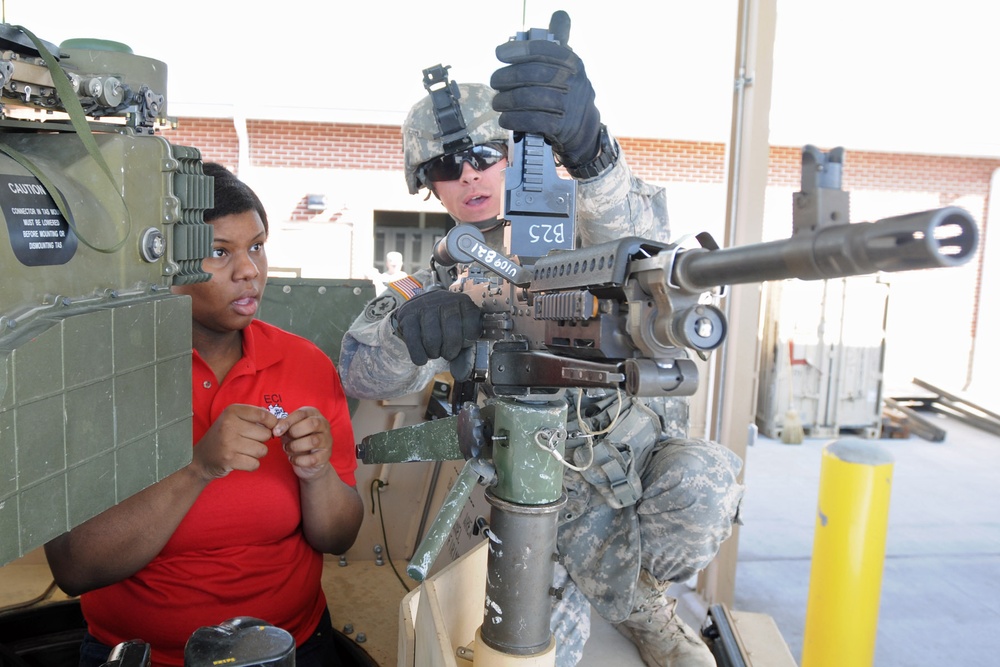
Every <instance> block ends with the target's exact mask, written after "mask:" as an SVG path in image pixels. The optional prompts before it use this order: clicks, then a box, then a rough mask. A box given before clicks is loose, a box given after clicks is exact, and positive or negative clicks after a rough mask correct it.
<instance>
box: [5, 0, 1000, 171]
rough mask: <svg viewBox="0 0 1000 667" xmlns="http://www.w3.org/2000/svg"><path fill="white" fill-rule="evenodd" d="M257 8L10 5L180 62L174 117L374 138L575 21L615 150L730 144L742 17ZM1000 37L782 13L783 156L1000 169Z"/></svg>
mask: <svg viewBox="0 0 1000 667" xmlns="http://www.w3.org/2000/svg"><path fill="white" fill-rule="evenodd" d="M249 6H250V3H247V4H242V3H239V4H238V3H230V2H219V1H213V0H172V1H171V2H169V3H160V4H156V3H153V4H145V5H142V4H140V5H135V4H131V5H120V6H119V7H118V8H117V9H116V8H115V7H114V5H107V4H103V5H102V6H101V8H100V11H95V9H94V6H93V5H92V4H90V3H84V2H79V1H74V2H70V0H47V1H42V0H3V10H4V19H5V20H6V21H7V22H8V23H12V24H19V25H24V26H25V27H27V28H28V29H30V30H31V31H32V32H34V33H35V34H36V35H37V36H38V37H40V38H42V39H45V40H47V41H50V42H53V43H56V44H58V43H59V42H61V41H63V40H64V39H69V38H73V37H95V38H101V39H109V40H114V41H119V42H124V43H125V44H128V45H129V46H130V47H131V48H132V49H133V51H134V52H135V53H136V54H138V55H142V56H147V57H150V58H155V59H157V60H162V61H163V62H165V63H166V64H167V66H168V70H169V90H168V91H167V99H168V108H169V112H170V113H171V114H172V115H203V114H208V113H217V114H222V115H231V114H233V113H234V110H235V113H238V114H242V115H245V116H247V117H282V118H302V119H308V120H329V121H343V122H369V123H379V122H382V123H400V122H401V121H402V119H403V115H404V114H405V112H406V110H407V109H408V108H409V106H410V105H411V104H412V103H413V102H415V101H416V100H417V99H419V98H420V97H421V96H422V95H423V93H424V91H423V87H422V83H421V70H422V69H423V68H425V67H428V66H430V65H435V64H438V63H442V64H445V65H451V66H452V69H451V76H452V78H453V79H455V80H458V81H484V82H487V81H488V79H489V76H490V74H491V73H492V72H493V70H494V69H496V68H497V67H498V66H499V63H498V62H497V61H496V59H495V56H494V48H495V46H496V45H497V44H499V43H500V42H502V41H504V40H506V39H507V38H509V37H511V36H512V35H513V34H514V33H515V32H517V31H519V30H524V29H526V28H532V27H546V26H547V25H548V20H549V16H550V15H551V13H552V11H553V10H554V9H565V10H566V11H567V12H568V13H569V14H570V17H571V19H572V25H573V28H572V31H571V33H570V45H571V46H572V47H573V48H574V49H575V50H576V51H577V53H579V54H580V56H581V58H583V60H584V62H585V64H586V66H587V71H588V73H589V75H590V77H591V79H592V81H593V84H594V88H595V90H596V91H597V102H598V106H599V107H600V109H601V112H602V116H603V119H604V120H605V122H607V123H608V125H609V127H611V129H612V131H613V132H615V133H617V134H619V135H622V136H640V137H651V138H672V139H694V140H710V141H726V140H727V138H728V136H729V119H730V113H731V105H732V89H733V63H734V50H735V43H736V11H737V6H738V1H737V0H725V1H723V0H702V1H701V2H691V1H690V0H688V1H686V2H679V1H678V0H660V1H659V2H650V1H649V0H614V1H612V2H607V1H603V0H564V1H563V2H553V1H551V0H492V1H491V2H470V1H469V0H424V2H413V1H412V0H407V1H406V2H402V1H400V0H382V1H379V0H367V1H360V2H355V1H350V2H348V1H345V0H331V1H328V2H316V1H315V0H284V2H280V3H272V4H270V5H266V7H268V9H266V10H263V11H254V10H252V9H249ZM244 7H246V9H244ZM932 8H934V9H932ZM522 17H525V20H524V21H522ZM473 26H475V27H473ZM998 36H1000V3H992V2H983V1H982V0H949V1H948V2H945V3H940V4H936V5H932V4H931V3H913V2H907V1H904V0H837V1H832V0H778V25H777V37H776V43H775V71H774V90H773V97H772V104H771V109H772V111H771V129H770V132H771V143H772V144H774V145H786V146H798V145H803V144H807V143H812V144H816V145H818V146H821V147H832V146H835V145H842V146H845V147H846V148H847V149H848V150H862V149H870V150H889V151H901V152H911V153H944V154H956V155H982V156H1000V123H998V122H997V115H998V114H997V101H996V100H997V97H998V95H997V94H996V93H995V92H994V88H995V86H996V79H997V76H996V70H997V66H998V65H1000V53H998V46H997V44H998V43H1000V37H998Z"/></svg>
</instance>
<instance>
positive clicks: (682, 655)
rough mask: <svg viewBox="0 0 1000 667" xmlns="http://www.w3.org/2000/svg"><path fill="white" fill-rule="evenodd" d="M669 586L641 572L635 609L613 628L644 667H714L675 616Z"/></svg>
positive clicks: (700, 644)
mask: <svg viewBox="0 0 1000 667" xmlns="http://www.w3.org/2000/svg"><path fill="white" fill-rule="evenodd" d="M669 585H670V583H669V582H659V581H657V580H656V579H654V578H653V576H652V575H651V574H649V573H648V572H647V571H646V570H642V572H641V573H640V575H639V583H638V584H637V586H636V602H635V607H634V608H633V609H632V613H631V614H630V615H629V617H628V618H627V619H625V620H624V621H623V622H621V623H618V624H617V625H615V627H616V628H618V632H620V633H622V634H623V635H625V636H626V637H627V638H628V639H629V640H630V641H631V642H632V643H633V644H635V645H636V647H637V648H638V649H639V655H640V656H642V661H643V662H645V663H646V665H647V667H716V663H715V658H714V657H713V656H712V652H711V651H710V650H709V648H708V646H707V645H706V644H705V642H704V641H702V639H701V637H699V636H698V633H697V632H695V631H694V630H692V629H691V628H690V627H688V625H687V623H685V622H684V621H683V619H681V617H680V616H679V615H678V614H677V600H676V599H674V598H672V597H669V596H668V595H667V593H666V591H667V587H668V586H669Z"/></svg>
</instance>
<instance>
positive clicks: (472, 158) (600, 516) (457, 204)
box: [340, 41, 743, 667]
mask: <svg viewBox="0 0 1000 667" xmlns="http://www.w3.org/2000/svg"><path fill="white" fill-rule="evenodd" d="M526 44H533V43H532V42H514V41H512V42H509V43H508V44H506V45H501V46H500V47H498V49H497V55H498V57H499V58H500V60H501V61H503V62H507V63H511V64H510V65H509V66H507V67H504V68H501V69H500V70H498V71H497V72H496V73H495V74H494V76H493V78H492V80H491V85H492V87H489V86H485V85H481V84H465V85H460V86H459V91H460V98H459V99H460V104H461V110H462V115H463V118H464V122H465V130H464V131H465V132H466V133H467V135H468V137H469V138H470V139H471V143H472V144H473V145H474V146H475V147H477V148H478V147H484V146H485V147H487V148H489V149H490V150H486V149H480V150H478V151H468V150H465V151H459V152H455V153H450V154H449V153H448V151H447V150H446V149H445V146H446V145H447V144H448V142H449V141H450V140H452V139H455V137H450V136H440V134H441V128H440V126H439V124H438V121H437V120H436V118H435V114H434V109H433V105H432V101H431V96H430V95H428V96H427V97H425V98H423V99H422V100H421V101H419V102H418V103H417V104H415V105H414V106H413V108H412V109H411V110H410V113H409V114H408V116H407V118H406V120H405V122H404V124H403V146H404V160H405V169H406V181H407V185H408V187H409V190H410V193H411V194H416V193H417V192H419V190H420V188H421V187H427V188H428V189H429V190H430V191H431V192H432V193H434V194H435V196H437V197H438V198H439V199H441V201H442V203H443V204H444V205H445V207H446V208H447V209H448V211H449V213H451V214H452V217H454V218H455V219H456V220H457V221H458V222H463V223H472V224H476V225H477V227H479V228H480V229H482V230H483V231H484V235H485V237H486V242H487V244H490V245H492V246H493V247H503V240H502V235H501V234H502V229H501V227H500V226H499V225H498V220H497V216H498V215H500V214H501V213H502V201H503V191H504V190H503V176H502V171H503V169H504V167H505V166H506V159H504V156H502V155H499V154H498V153H497V151H499V152H501V153H502V152H503V150H502V149H501V147H502V146H505V145H506V141H507V138H508V134H507V131H506V130H504V129H502V128H507V129H512V130H518V131H523V132H531V133H537V134H544V135H545V136H546V138H547V140H548V141H549V142H550V143H551V144H552V146H553V148H554V150H555V152H556V155H557V156H558V157H559V159H560V161H561V163H562V164H563V165H564V166H566V167H567V169H568V171H569V173H570V174H571V175H572V176H574V178H577V179H578V200H577V227H578V233H579V238H580V241H581V243H582V244H584V245H591V244H597V243H603V242H605V241H609V240H613V239H619V238H622V237H624V236H640V237H644V238H648V239H654V240H659V241H667V240H668V236H669V227H668V221H667V212H666V195H665V193H664V190H663V189H662V188H660V187H654V186H651V185H649V184H646V183H644V182H642V181H641V180H640V179H638V178H636V177H634V176H633V175H632V173H631V171H630V169H629V167H628V164H627V163H626V161H625V159H624V156H622V155H621V154H620V152H619V149H618V145H617V143H616V142H615V141H614V139H613V138H612V137H611V136H610V135H609V134H608V132H607V129H606V128H605V127H604V126H603V125H601V124H600V114H599V113H598V111H597V108H596V106H594V94H593V89H592V88H591V86H590V82H589V80H588V79H587V77H586V73H585V72H584V69H583V64H582V63H581V62H580V60H579V58H578V57H577V56H576V55H575V54H574V53H573V52H572V51H571V50H570V49H569V48H567V47H563V46H560V45H559V44H558V43H554V42H549V43H546V44H545V45H544V52H543V53H538V52H537V51H536V50H534V49H537V45H533V46H531V47H527V46H525V45H526ZM532 68H533V70H534V71H533V72H532V71H531V70H532ZM539 68H542V72H541V75H540V74H539ZM538 81H546V82H550V83H549V84H544V83H542V84H539V83H537V82H538ZM552 81H559V83H560V88H561V90H555V89H553V88H552V84H551V82H552ZM540 100H541V101H540ZM539 109H544V110H545V111H539ZM500 112H502V113H500ZM466 145H468V142H466ZM504 155H505V153H504ZM498 172H499V173H500V175H499V176H498ZM497 184H499V185H497ZM484 201H485V203H483V202H484ZM476 206H480V207H481V210H482V212H483V213H484V215H482V217H477V219H468V218H464V217H463V215H464V216H468V215H473V213H470V212H469V209H470V208H474V207H476ZM439 285H441V276H438V275H436V274H435V273H432V271H431V270H430V269H424V270H421V271H419V272H418V273H416V274H414V275H413V276H410V277H409V278H404V279H402V280H401V281H398V282H395V283H390V285H389V289H387V290H386V292H385V293H384V294H383V295H382V296H380V297H378V298H376V299H374V300H373V301H372V302H370V303H369V304H368V306H367V307H366V309H365V310H364V311H363V312H362V314H361V315H360V316H359V317H358V319H357V320H356V321H355V322H354V324H353V325H352V326H351V328H350V330H349V331H348V332H347V334H346V335H345V337H344V341H343V347H342V351H341V357H340V373H341V379H342V382H343V384H344V388H345V390H346V392H347V393H348V394H349V395H352V396H355V397H357V398H372V399H384V398H390V397H396V396H401V395H404V394H407V393H411V392H415V391H420V390H421V389H423V388H424V387H426V386H427V384H428V383H429V382H430V381H431V379H432V378H433V376H434V375H435V374H437V373H441V372H445V371H447V370H449V362H450V361H452V360H453V359H455V358H457V357H459V352H460V351H461V349H462V348H463V346H467V345H468V344H469V343H470V341H474V340H476V339H477V338H478V337H479V335H480V333H481V325H480V319H479V311H478V308H477V307H476V306H475V305H474V304H473V303H472V300H471V299H470V298H469V297H468V296H467V295H465V294H461V293H458V292H450V291H448V290H447V289H442V288H441V287H439ZM442 287H445V288H446V287H447V285H443V286H442ZM411 361H412V363H408V362H411ZM577 391H580V390H569V392H568V394H567V396H568V398H569V405H570V415H569V423H568V431H569V433H570V434H575V433H581V432H583V431H584V430H586V431H588V432H590V433H599V432H601V431H604V430H605V429H608V428H609V426H610V429H609V430H608V431H607V433H605V434H603V435H602V436H600V437H597V438H595V439H594V443H593V461H592V463H591V464H590V465H589V466H588V467H586V468H585V469H584V470H583V471H582V472H577V471H576V470H572V469H570V468H566V472H565V475H564V486H565V490H566V493H567V495H568V502H567V504H566V505H565V507H564V508H563V509H562V510H561V512H560V515H559V532H558V540H557V546H558V549H559V555H560V563H561V566H559V565H557V567H556V573H555V582H554V585H555V586H557V587H563V588H564V595H563V598H562V600H561V601H558V602H555V603H554V608H553V616H552V622H551V629H552V632H553V634H554V635H555V637H556V638H557V642H558V643H557V657H556V664H557V665H559V667H569V666H571V665H575V664H576V663H577V662H578V661H579V660H580V658H581V656H582V653H583V645H584V642H585V641H586V639H587V637H588V636H589V632H590V628H589V610H590V605H591V604H592V605H593V607H594V608H596V609H597V611H598V612H599V613H600V614H601V616H603V617H604V618H605V619H607V620H608V621H609V622H611V623H613V624H614V625H615V626H616V627H617V628H618V630H619V631H620V632H621V633H622V634H623V635H625V636H626V637H628V638H629V639H631V640H632V641H633V642H634V643H635V644H636V646H637V647H638V648H639V651H640V654H641V656H642V658H643V660H644V661H645V663H646V664H647V665H649V666H650V667H668V666H670V667H678V666H688V665H698V666H701V665H715V660H714V658H713V657H712V655H711V652H710V651H709V650H708V648H707V647H706V645H705V644H704V642H703V641H702V640H701V639H700V637H699V636H698V634H697V633H696V632H695V631H693V630H692V629H691V628H689V627H688V626H687V625H686V624H685V623H684V622H683V621H682V620H681V619H680V617H679V616H678V615H677V614H676V613H675V610H676V600H674V599H673V598H670V597H668V596H667V595H666V592H665V591H666V589H667V587H668V586H669V584H670V583H671V582H677V581H685V580H687V579H689V578H690V577H691V576H692V575H694V574H695V573H696V572H698V571H699V570H701V569H702V568H704V567H705V566H706V565H708V563H709V562H710V561H711V560H712V559H713V558H714V557H715V555H716V553H717V552H718V549H719V546H720V545H721V543H722V542H723V541H724V540H725V539H726V538H727V537H728V536H729V535H730V533H731V531H732V524H733V522H734V521H736V520H737V513H738V506H739V502H740V499H741V497H742V493H743V487H742V485H741V484H739V482H738V481H737V476H738V474H739V470H740V467H741V466H742V462H741V461H740V459H739V457H738V456H736V454H734V453H733V452H732V451H730V450H729V449H727V448H725V447H723V446H721V445H719V444H716V443H713V442H709V441H705V440H694V439H687V438H686V430H687V424H688V403H687V400H686V399H684V398H643V399H630V398H628V397H625V396H623V395H619V394H617V393H616V392H611V391H604V390H587V391H585V392H584V396H583V397H582V409H581V412H582V414H581V415H577V414H576V392H577ZM587 439H588V438H585V437H577V438H573V437H571V438H570V440H569V441H568V442H567V445H566V451H567V459H569V460H570V461H572V462H573V463H574V464H575V465H576V466H577V467H579V468H583V467H584V466H585V464H586V463H587V462H588V459H590V452H589V448H588V447H584V446H582V445H584V444H587ZM588 601H589V604H588Z"/></svg>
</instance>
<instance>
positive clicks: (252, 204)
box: [202, 162, 268, 233]
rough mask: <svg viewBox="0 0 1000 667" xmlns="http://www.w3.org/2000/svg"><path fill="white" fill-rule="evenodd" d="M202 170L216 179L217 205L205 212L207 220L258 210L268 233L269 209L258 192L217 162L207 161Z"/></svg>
mask: <svg viewBox="0 0 1000 667" xmlns="http://www.w3.org/2000/svg"><path fill="white" fill-rule="evenodd" d="M202 171H203V173H204V174H205V175H206V176H211V177H212V178H214V179H215V206H214V207H213V208H210V209H208V210H207V211H205V213H204V219H205V222H211V221H213V220H215V219H216V218H221V217H222V216H224V215H235V214H237V213H246V212H247V211H257V215H259V216H260V221H261V222H263V223H264V232H265V233H267V231H268V229H267V211H265V210H264V204H262V203H261V201H260V198H259V197H258V196H257V193H256V192H254V191H253V190H252V189H251V188H250V186H249V185H247V184H246V183H244V182H243V181H241V180H240V179H238V178H237V177H236V174H234V173H233V172H231V171H229V170H228V169H226V168H225V167H224V166H222V165H221V164H219V163H217V162H205V163H204V164H202Z"/></svg>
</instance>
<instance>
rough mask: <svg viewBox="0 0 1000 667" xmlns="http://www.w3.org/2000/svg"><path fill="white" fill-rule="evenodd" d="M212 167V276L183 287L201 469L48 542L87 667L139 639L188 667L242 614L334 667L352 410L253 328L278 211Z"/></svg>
mask: <svg viewBox="0 0 1000 667" xmlns="http://www.w3.org/2000/svg"><path fill="white" fill-rule="evenodd" d="M205 173H206V174H209V175H211V176H214V177H215V208H213V209H212V210H210V211H207V212H206V214H205V220H206V221H208V222H211V223H212V224H213V226H214V241H213V247H212V253H211V256H210V257H208V258H206V259H205V260H204V262H203V268H204V270H205V271H206V272H208V273H210V274H212V277H211V280H209V281H207V282H204V283H198V284H194V285H187V286H183V287H175V288H173V290H174V292H176V293H181V294H187V295H189V296H190V297H191V305H192V319H193V322H192V325H193V326H192V334H193V343H194V345H193V347H194V354H193V363H192V391H193V401H192V402H193V412H194V429H193V431H194V433H193V436H194V437H193V442H194V449H193V454H192V460H191V463H190V464H189V465H187V466H185V467H184V468H182V469H180V470H178V471H177V472H175V473H173V474H171V475H169V476H168V477H166V478H165V479H163V480H161V481H160V482H158V483H156V484H153V485H152V486H150V487H148V488H146V489H145V490H143V491H141V492H140V493H138V494H136V495H134V496H132V497H130V498H128V499H126V500H125V501H123V502H121V503H120V504H118V505H116V506H115V507H112V508H110V509H108V510H106V511H105V512H103V513H102V514H100V515H98V516H96V517H94V518H93V519H91V520H89V521H87V522H85V523H84V524H82V525H80V526H78V527H76V528H74V529H73V530H71V531H70V532H68V533H65V534H63V535H61V536H60V537H58V538H56V539H55V540H53V541H52V542H50V543H49V544H47V545H46V547H45V552H46V555H47V557H48V560H49V564H50V566H51V568H52V572H53V575H54V576H55V579H56V582H57V583H58V584H59V587H60V588H62V589H63V590H64V591H65V592H66V593H68V594H70V595H80V596H81V605H82V609H83V613H84V616H85V618H86V620H87V625H88V634H87V637H86V639H85V641H84V645H83V647H82V650H81V663H80V664H81V666H89V665H94V666H99V665H101V664H103V663H104V662H105V661H106V660H107V658H108V653H109V651H110V650H111V648H113V647H114V646H115V645H116V644H118V643H120V642H124V641H129V640H133V639H141V640H143V641H145V642H147V643H148V644H149V645H150V647H151V649H152V662H153V664H154V665H156V666H160V665H164V666H167V665H169V666H180V665H183V662H184V645H185V643H186V642H187V640H188V638H189V637H190V636H191V634H192V633H193V632H194V631H195V630H197V629H198V628H199V627H202V626H214V625H218V624H219V623H222V622H223V621H226V620H229V619H231V618H235V617H238V616H250V617H255V618H259V619H262V620H264V621H267V622H268V623H271V624H272V625H275V626H278V627H281V628H284V629H285V630H287V631H288V632H290V633H291V634H292V636H293V637H294V638H295V641H296V645H297V647H298V650H297V652H296V665H298V666H299V667H302V666H303V665H317V666H319V665H323V664H330V663H329V662H328V660H329V659H330V654H329V652H330V651H332V650H333V628H332V627H331V625H330V617H329V612H328V611H327V602H326V598H325V596H324V594H323V590H322V588H321V586H320V577H321V574H322V568H323V557H322V554H323V553H333V554H338V553H343V552H344V551H346V550H347V549H348V548H349V547H350V546H351V545H352V544H353V542H354V539H355V538H356V536H357V533H358V530H359V528H360V526H361V520H362V516H363V509H362V503H361V499H360V497H359V495H358V493H357V490H356V489H355V479H354V470H355V468H356V467H357V461H356V459H355V455H354V435H353V432H352V430H351V422H350V414H349V412H348V408H347V401H346V399H345V397H344V392H343V390H342V389H341V385H340V379H339V377H338V375H337V372H336V369H335V368H334V365H333V363H332V362H331V361H330V359H329V358H327V357H326V356H325V355H324V354H323V353H322V352H321V351H320V350H319V349H318V348H317V347H316V346H315V345H313V344H312V343H310V342H308V341H306V340H305V339H303V338H300V337H298V336H295V335H293V334H290V333H288V332H285V331H282V330H281V329H278V328H276V327H273V326H271V325H268V324H265V323H263V322H261V321H259V320H257V319H255V315H256V313H257V309H258V307H259V305H260V299H261V295H262V293H263V291H264V285H265V283H266V279H267V256H266V254H265V252H264V242H265V241H266V239H267V233H268V230H267V215H266V213H265V211H264V209H263V206H262V205H261V203H260V200H259V199H258V198H257V196H256V195H255V194H254V193H253V191H252V190H251V189H250V188H249V187H248V186H247V185H245V184H244V183H243V182H242V181H239V180H238V179H237V178H236V177H235V176H234V175H233V174H232V173H231V172H229V171H227V170H226V169H225V168H223V167H221V166H220V165H214V164H206V165H205Z"/></svg>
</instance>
